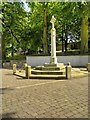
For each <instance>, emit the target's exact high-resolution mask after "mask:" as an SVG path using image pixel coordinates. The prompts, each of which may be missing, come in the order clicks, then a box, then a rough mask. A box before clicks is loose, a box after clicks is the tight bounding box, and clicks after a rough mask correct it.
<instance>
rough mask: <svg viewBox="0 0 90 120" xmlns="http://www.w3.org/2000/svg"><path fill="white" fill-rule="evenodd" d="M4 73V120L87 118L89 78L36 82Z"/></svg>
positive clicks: (3, 71) (10, 73)
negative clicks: (14, 119)
mask: <svg viewBox="0 0 90 120" xmlns="http://www.w3.org/2000/svg"><path fill="white" fill-rule="evenodd" d="M2 73H3V76H2V77H3V79H2V117H3V118H88V76H87V77H82V78H77V79H71V80H50V79H49V80H44V79H43V80H38V79H37V80H35V79H22V78H20V77H18V76H14V75H12V70H9V69H3V70H2Z"/></svg>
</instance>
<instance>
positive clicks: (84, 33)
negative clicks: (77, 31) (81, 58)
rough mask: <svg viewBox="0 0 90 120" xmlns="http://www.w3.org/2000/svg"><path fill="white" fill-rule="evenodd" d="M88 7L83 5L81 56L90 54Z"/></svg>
mask: <svg viewBox="0 0 90 120" xmlns="http://www.w3.org/2000/svg"><path fill="white" fill-rule="evenodd" d="M87 9H88V8H87V5H83V13H82V24H81V49H80V52H81V54H84V53H87V52H88V10H87Z"/></svg>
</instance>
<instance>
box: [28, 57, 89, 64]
mask: <svg viewBox="0 0 90 120" xmlns="http://www.w3.org/2000/svg"><path fill="white" fill-rule="evenodd" d="M57 60H58V63H64V64H67V63H68V62H70V63H71V65H72V66H86V64H87V63H88V56H57ZM49 62H50V56H27V57H26V63H27V64H28V65H30V66H38V65H43V64H44V63H49Z"/></svg>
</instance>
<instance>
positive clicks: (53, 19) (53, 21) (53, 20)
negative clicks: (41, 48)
mask: <svg viewBox="0 0 90 120" xmlns="http://www.w3.org/2000/svg"><path fill="white" fill-rule="evenodd" d="M55 21H56V19H55V17H54V16H52V19H51V21H50V22H51V23H52V28H54V23H55Z"/></svg>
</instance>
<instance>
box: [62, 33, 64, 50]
mask: <svg viewBox="0 0 90 120" xmlns="http://www.w3.org/2000/svg"><path fill="white" fill-rule="evenodd" d="M62 52H64V39H63V31H62Z"/></svg>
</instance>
